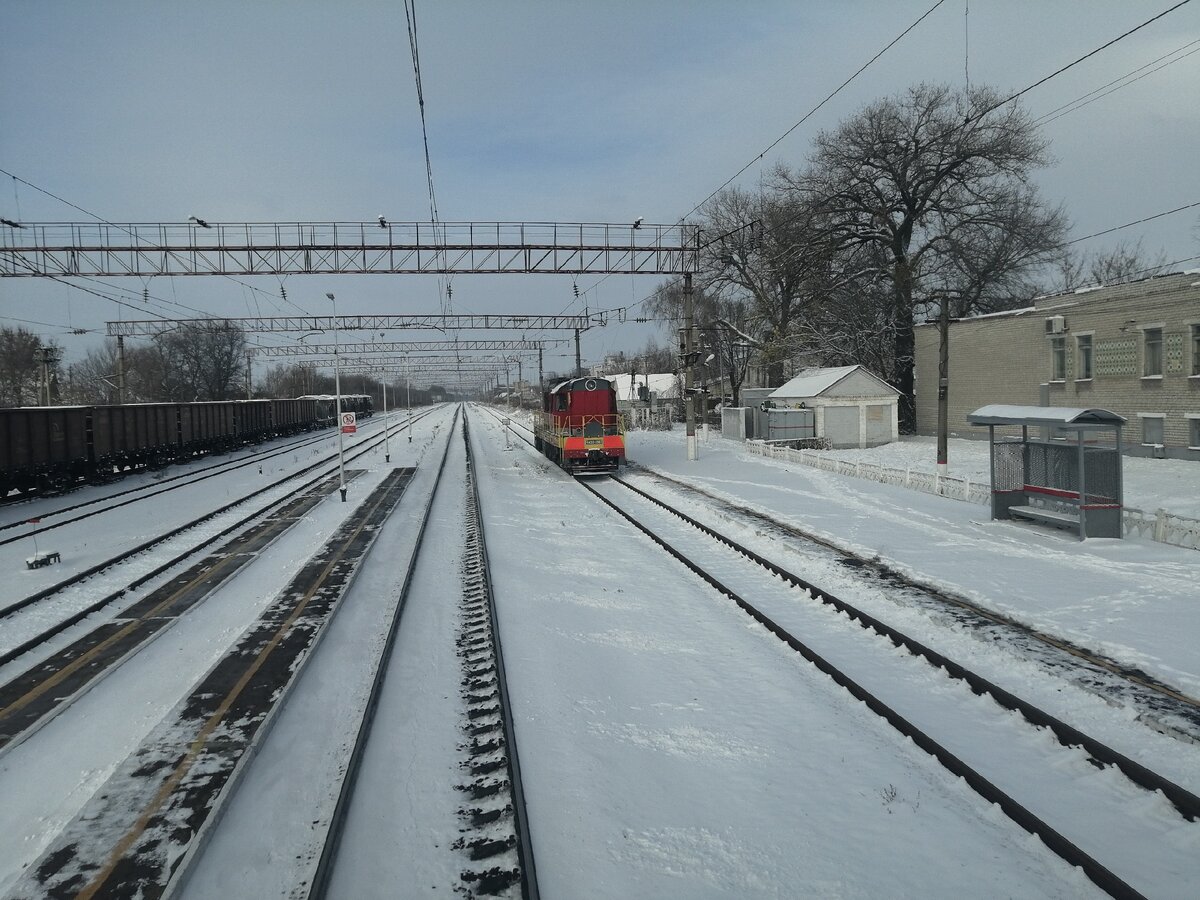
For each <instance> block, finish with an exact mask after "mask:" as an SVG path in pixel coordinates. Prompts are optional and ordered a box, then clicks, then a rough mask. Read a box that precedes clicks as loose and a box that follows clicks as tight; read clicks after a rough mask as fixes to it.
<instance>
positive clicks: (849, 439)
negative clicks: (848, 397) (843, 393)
mask: <svg viewBox="0 0 1200 900" xmlns="http://www.w3.org/2000/svg"><path fill="white" fill-rule="evenodd" d="M825 437H827V438H829V440H830V442H831V443H832V444H833V446H834V447H857V446H858V407H857V406H827V407H825Z"/></svg>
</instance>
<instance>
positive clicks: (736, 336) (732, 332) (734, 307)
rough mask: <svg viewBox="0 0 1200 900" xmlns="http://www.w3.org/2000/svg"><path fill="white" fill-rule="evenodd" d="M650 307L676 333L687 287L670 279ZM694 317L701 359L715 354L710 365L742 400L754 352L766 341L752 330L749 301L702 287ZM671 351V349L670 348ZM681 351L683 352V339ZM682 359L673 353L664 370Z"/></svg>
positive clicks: (694, 302) (694, 305) (695, 293)
mask: <svg viewBox="0 0 1200 900" xmlns="http://www.w3.org/2000/svg"><path fill="white" fill-rule="evenodd" d="M648 308H649V310H650V312H651V314H652V315H654V316H655V318H658V319H662V320H666V321H668V322H671V323H672V325H673V327H674V329H675V333H676V334H679V333H680V332H679V329H681V328H682V327H683V321H684V318H683V286H682V285H681V284H679V283H677V282H667V283H666V284H664V285H662V286H660V287H659V288H658V290H657V291H655V293H654V296H653V297H652V298H651V299H650V302H649V305H648ZM692 318H693V322H694V325H695V326H696V328H697V329H698V331H699V333H700V343H699V345H698V347H699V348H700V350H699V352H700V360H707V358H708V357H709V356H711V357H712V362H711V363H710V364H709V368H710V369H711V370H712V371H715V372H718V373H720V377H721V380H722V381H723V382H728V384H729V389H730V393H731V394H732V395H733V403H734V405H735V406H736V405H737V404H738V402H739V396H740V394H741V389H742V384H743V383H744V382H745V380H746V372H747V371H748V369H749V363H750V359H751V354H752V353H754V352H758V353H761V352H763V350H764V349H765V346H766V344H765V343H764V342H763V341H762V340H760V339H759V338H758V337H756V336H755V335H754V334H753V333H751V329H752V326H751V324H750V322H749V321H748V319H749V303H748V302H747V301H745V300H742V299H740V298H739V297H737V296H730V295H729V294H728V293H726V294H725V295H722V294H720V293H718V292H716V291H714V290H710V289H707V288H705V287H704V286H700V287H697V288H695V289H694V290H693V291H692ZM668 352H671V351H668ZM679 352H680V353H682V342H680V349H679ZM678 368H679V358H678V356H676V355H675V354H674V353H673V352H671V359H670V365H669V367H668V368H666V369H663V370H662V371H676V370H677V369H678Z"/></svg>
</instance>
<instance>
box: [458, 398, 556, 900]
mask: <svg viewBox="0 0 1200 900" xmlns="http://www.w3.org/2000/svg"><path fill="white" fill-rule="evenodd" d="M463 441H464V443H465V445H466V450H467V481H468V484H469V486H470V500H469V503H468V509H469V510H470V511H471V512H472V513H473V515H474V519H475V522H474V529H473V532H474V535H475V542H474V543H475V548H474V549H475V552H477V553H478V556H479V560H480V570H481V573H482V576H483V577H482V584H481V588H482V590H483V592H484V593H485V595H486V599H487V611H488V619H489V622H490V625H491V628H490V632H491V639H492V653H493V655H494V656H495V667H496V682H497V692H498V696H499V701H500V704H499V705H500V718H501V721H502V722H503V726H504V744H505V757H506V758H507V760H508V776H509V790H510V792H511V794H512V808H513V827H514V830H515V832H516V835H517V858H518V861H519V864H520V870H521V871H520V877H521V896H522V897H523V898H525V900H538V898H539V897H540V894H539V892H538V882H537V869H536V866H535V864H534V856H533V840H532V835H531V833H530V828H529V810H528V807H527V805H526V802H525V789H524V785H523V783H522V780H521V764H520V759H519V757H518V754H517V735H516V728H515V726H514V723H513V717H512V700H511V697H510V694H509V690H508V678H507V676H506V675H505V667H504V653H503V647H502V642H501V639H500V621H499V617H498V615H497V611H496V596H495V594H494V593H493V591H492V582H491V578H490V577H488V573H489V572H490V571H491V565H490V563H489V561H488V554H487V540H486V537H485V529H484V523H483V504H482V503H481V502H480V499H479V479H478V478H477V477H476V475H475V470H476V467H475V463H474V453H473V452H472V450H471V432H470V425H469V421H468V417H467V416H466V415H464V416H463Z"/></svg>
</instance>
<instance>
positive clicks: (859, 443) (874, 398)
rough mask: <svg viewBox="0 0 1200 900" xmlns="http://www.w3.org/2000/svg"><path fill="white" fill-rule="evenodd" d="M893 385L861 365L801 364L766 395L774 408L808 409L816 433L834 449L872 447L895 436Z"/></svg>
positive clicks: (896, 401)
mask: <svg viewBox="0 0 1200 900" xmlns="http://www.w3.org/2000/svg"><path fill="white" fill-rule="evenodd" d="M899 397H900V392H899V391H897V390H896V389H895V388H894V387H892V386H891V385H890V384H888V383H887V382H885V381H883V380H882V379H881V378H879V377H877V376H875V375H872V374H871V373H870V372H868V371H867V370H866V369H864V368H863V367H862V366H838V367H835V368H828V369H805V370H804V371H803V372H801V373H800V374H799V375H797V376H796V377H795V378H793V379H792V380H791V381H789V382H788V383H787V384H785V385H783V387H780V388H776V389H775V390H774V391H772V392H771V394H770V396H769V397H768V399H769V400H770V401H771V402H772V403H774V404H775V406H776V407H777V408H780V409H811V410H813V412H814V413H815V415H816V422H815V423H814V424H815V426H816V434H817V436H818V437H824V438H827V439H828V440H829V442H830V443H831V444H832V445H833V447H834V448H835V449H841V448H845V447H877V446H879V445H880V444H888V443H891V442H892V441H895V440H897V439H898V438H899V436H900V424H899Z"/></svg>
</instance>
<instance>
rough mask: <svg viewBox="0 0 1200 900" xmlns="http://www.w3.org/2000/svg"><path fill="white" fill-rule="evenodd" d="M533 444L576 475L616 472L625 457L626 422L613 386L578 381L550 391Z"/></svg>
mask: <svg viewBox="0 0 1200 900" xmlns="http://www.w3.org/2000/svg"><path fill="white" fill-rule="evenodd" d="M534 446H536V447H537V449H538V450H540V451H541V452H542V453H544V454H546V456H547V457H548V458H549V459H552V460H554V462H556V463H558V464H559V466H561V467H562V468H564V469H566V470H567V471H568V472H570V473H571V474H572V475H590V474H601V473H605V472H615V471H617V467H618V466H619V465H620V464H621V460H622V459H624V458H625V423H624V422H623V421H622V419H621V414H620V413H619V412H617V391H616V388H615V387H613V385H612V382H610V381H608V380H607V379H604V378H594V377H588V378H574V379H572V380H570V381H564V382H562V383H561V384H557V385H555V386H554V387H552V388H550V389H549V390H548V391H546V393H545V394H543V395H542V411H541V413H540V414H539V415H538V417H537V422H536V427H535V428H534Z"/></svg>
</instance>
